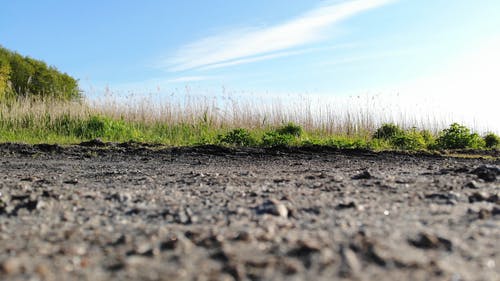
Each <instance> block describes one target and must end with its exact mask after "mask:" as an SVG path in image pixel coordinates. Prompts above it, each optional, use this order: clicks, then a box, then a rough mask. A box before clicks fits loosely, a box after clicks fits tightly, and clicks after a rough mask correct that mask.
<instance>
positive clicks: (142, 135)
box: [0, 100, 499, 151]
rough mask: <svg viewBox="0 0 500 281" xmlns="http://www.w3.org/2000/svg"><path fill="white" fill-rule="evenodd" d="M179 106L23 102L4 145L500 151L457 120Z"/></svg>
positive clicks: (2, 117) (7, 115)
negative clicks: (433, 123) (316, 117)
mask: <svg viewBox="0 0 500 281" xmlns="http://www.w3.org/2000/svg"><path fill="white" fill-rule="evenodd" d="M174 109H175V107H171V108H167V109H165V111H166V112H168V113H169V114H164V113H165V112H160V113H161V114H163V115H162V116H163V117H161V118H160V117H157V116H156V117H155V116H153V115H152V113H151V110H150V109H149V108H148V107H147V106H145V107H144V108H143V109H142V111H141V110H139V111H138V110H135V111H129V112H127V111H126V110H124V109H122V108H119V107H116V108H113V107H111V106H109V105H108V107H104V108H97V107H95V106H90V105H89V104H86V103H83V102H56V101H40V100H19V101H16V102H13V103H10V104H0V142H24V143H31V144H36V143H58V144H75V143H79V142H82V141H87V140H91V139H97V138H99V139H101V140H102V141H109V142H127V141H135V142H145V143H156V144H163V145H168V146H192V145H202V144H216V145H224V146H264V147H274V146H305V145H323V146H329V147H334V148H339V149H371V150H406V151H420V150H442V149H498V148H499V138H498V136H496V135H495V134H493V133H488V134H486V135H485V136H480V135H478V134H476V133H473V132H471V130H470V129H469V128H467V127H465V126H462V125H460V124H456V123H454V124H452V125H451V126H450V127H449V128H446V129H444V130H441V131H438V132H436V133H432V132H430V131H429V130H419V129H417V128H408V129H404V128H402V127H400V126H399V125H396V124H394V123H385V124H382V125H381V126H379V127H378V128H373V126H371V125H370V126H369V125H366V124H371V123H372V122H365V121H363V122H358V123H356V122H352V121H349V120H347V121H345V120H344V123H343V124H341V126H340V127H342V128H349V129H348V130H337V131H335V130H331V128H332V127H329V126H328V124H325V123H320V125H314V124H312V123H311V122H309V123H308V122H303V123H304V124H305V125H304V124H300V122H291V121H287V120H286V118H283V115H278V116H279V118H275V119H273V120H270V119H269V118H267V117H266V116H264V117H265V118H264V120H265V122H263V121H260V120H258V118H254V117H253V115H252V114H250V113H249V112H245V111H242V112H237V111H234V112H233V113H232V114H233V116H234V115H236V116H239V115H241V116H243V117H245V118H246V119H245V118H234V119H229V118H227V117H224V118H218V117H217V116H218V115H217V114H214V110H213V108H212V107H210V106H206V105H205V106H203V105H202V106H199V105H196V106H193V105H191V106H190V107H185V108H180V109H178V110H179V111H182V112H183V113H182V114H180V113H179V111H177V112H175V110H174ZM236 119H237V120H236ZM235 120H236V121H235ZM269 120H270V121H269ZM280 120H281V121H280ZM308 120H309V119H306V120H304V121H308ZM299 121H300V120H299ZM337 123H338V122H337ZM311 124H312V125H311Z"/></svg>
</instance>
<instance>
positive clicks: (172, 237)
mask: <svg viewBox="0 0 500 281" xmlns="http://www.w3.org/2000/svg"><path fill="white" fill-rule="evenodd" d="M499 167H500V162H499V161H498V160H491V159H490V160H486V159H458V158H449V157H440V156H432V155H405V154H397V153H371V152H365V151H335V150H328V149H295V150H291V149H267V150H264V149H251V148H248V149H234V150H233V149H223V148H218V147H211V146H206V147H197V148H168V149H165V148H159V147H148V146H144V145H137V144H121V145H109V144H105V143H102V142H88V143H84V144H82V145H81V146H71V147H60V146H57V145H37V146H29V145H21V144H2V145H0V279H1V280H93V281H98V280H110V279H115V280H333V279H336V280H499V274H500V243H499V241H500V199H499V195H500V194H499V193H500V180H499V177H500V169H499Z"/></svg>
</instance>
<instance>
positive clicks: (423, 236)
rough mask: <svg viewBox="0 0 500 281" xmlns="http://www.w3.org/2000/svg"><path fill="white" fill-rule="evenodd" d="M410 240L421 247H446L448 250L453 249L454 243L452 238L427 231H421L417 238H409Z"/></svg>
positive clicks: (412, 243)
mask: <svg viewBox="0 0 500 281" xmlns="http://www.w3.org/2000/svg"><path fill="white" fill-rule="evenodd" d="M408 242H409V243H410V244H411V245H413V246H415V247H417V248H421V249H444V250H447V251H451V250H452V249H453V243H452V242H451V241H450V240H448V239H446V238H443V237H440V236H437V235H435V234H431V233H427V232H420V233H419V234H418V236H417V238H415V239H409V241H408Z"/></svg>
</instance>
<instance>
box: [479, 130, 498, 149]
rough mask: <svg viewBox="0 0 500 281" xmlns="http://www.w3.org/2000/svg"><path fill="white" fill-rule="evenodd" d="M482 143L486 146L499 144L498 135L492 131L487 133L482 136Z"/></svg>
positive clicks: (493, 146)
mask: <svg viewBox="0 0 500 281" xmlns="http://www.w3.org/2000/svg"><path fill="white" fill-rule="evenodd" d="M483 140H484V145H485V146H486V147H487V148H495V147H498V145H499V144H500V137H499V136H497V135H495V134H494V133H488V134H486V135H485V136H484V137H483Z"/></svg>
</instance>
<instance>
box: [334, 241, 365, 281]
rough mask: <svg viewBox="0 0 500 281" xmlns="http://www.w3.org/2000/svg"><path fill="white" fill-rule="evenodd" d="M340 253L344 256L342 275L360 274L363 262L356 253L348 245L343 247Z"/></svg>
mask: <svg viewBox="0 0 500 281" xmlns="http://www.w3.org/2000/svg"><path fill="white" fill-rule="evenodd" d="M340 255H341V257H342V265H341V267H340V272H339V275H340V276H341V277H351V276H355V275H357V274H359V272H360V271H361V264H360V262H359V260H358V257H357V256H356V254H355V253H354V252H353V251H352V250H351V249H349V248H348V247H342V248H341V250H340Z"/></svg>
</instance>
